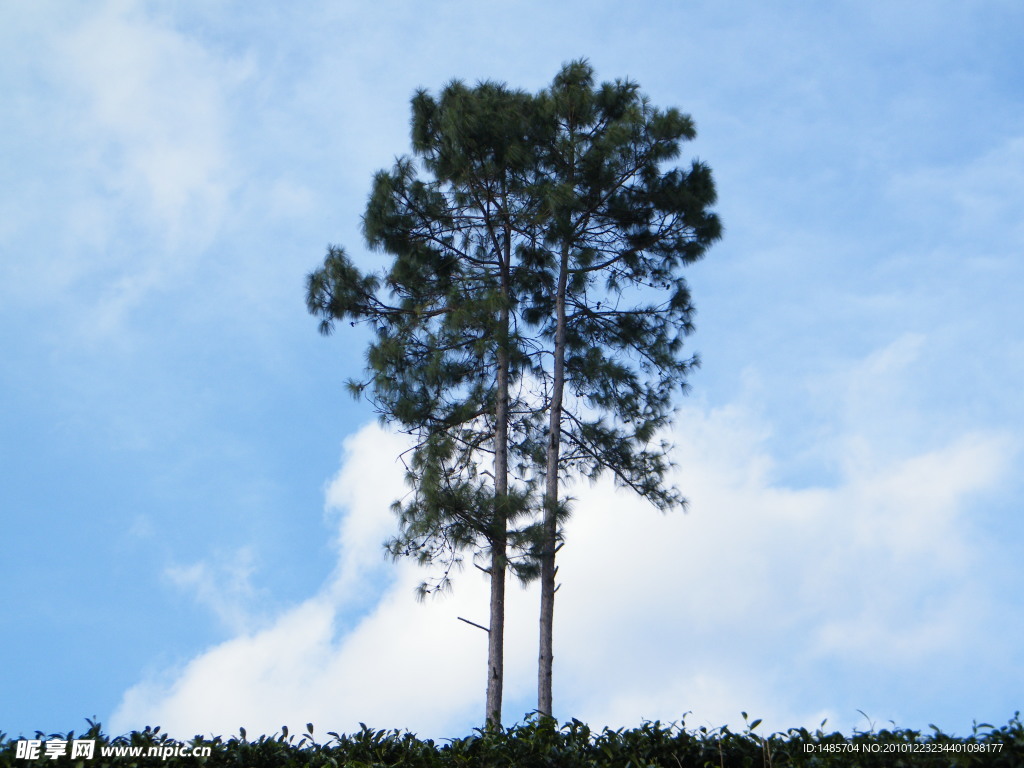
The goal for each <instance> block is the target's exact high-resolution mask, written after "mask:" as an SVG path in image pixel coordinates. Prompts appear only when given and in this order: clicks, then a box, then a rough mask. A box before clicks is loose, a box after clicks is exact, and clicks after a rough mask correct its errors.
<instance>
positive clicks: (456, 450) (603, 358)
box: [307, 61, 721, 726]
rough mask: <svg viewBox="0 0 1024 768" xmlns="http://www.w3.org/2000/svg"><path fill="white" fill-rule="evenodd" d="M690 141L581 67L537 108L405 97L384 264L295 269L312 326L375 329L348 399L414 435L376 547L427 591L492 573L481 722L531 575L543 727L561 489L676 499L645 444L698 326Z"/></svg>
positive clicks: (701, 229)
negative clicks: (402, 484) (516, 600)
mask: <svg viewBox="0 0 1024 768" xmlns="http://www.w3.org/2000/svg"><path fill="white" fill-rule="evenodd" d="M694 136H695V131H694V127H693V122H692V120H691V119H690V118H689V117H688V116H686V115H684V114H682V113H680V112H679V111H678V110H675V109H668V110H659V109H656V108H654V107H652V106H651V105H650V103H649V101H648V100H647V99H646V97H644V96H643V95H642V94H641V93H640V92H639V88H638V86H637V85H636V84H635V83H631V82H629V81H615V82H613V83H604V84H602V85H601V86H599V87H595V85H594V78H593V70H592V69H591V67H590V65H589V64H588V63H587V62H586V61H576V62H572V63H570V64H568V65H566V66H565V67H563V69H562V70H561V72H560V73H559V74H558V75H557V76H556V77H555V79H554V81H553V83H552V85H551V86H550V87H549V88H547V89H546V90H544V91H542V92H541V93H539V94H537V95H536V96H530V95H527V94H525V93H522V92H518V91H510V90H508V89H507V88H506V87H504V86H502V85H497V84H493V83H482V84H480V85H478V86H476V87H475V88H467V87H465V86H463V85H462V84H460V83H457V82H456V83H452V84H450V85H449V86H447V87H446V88H445V89H444V90H443V92H442V94H441V97H440V99H438V100H435V99H433V98H432V97H431V96H430V95H429V94H427V93H426V92H420V93H418V94H417V95H416V97H415V98H414V99H413V152H414V154H415V156H416V159H417V160H418V161H419V165H417V163H416V161H415V160H413V159H409V158H403V159H400V160H398V161H397V162H396V164H395V166H394V168H393V169H392V170H391V171H389V172H385V171H381V172H379V173H378V174H377V176H376V177H375V179H374V184H373V191H372V193H371V196H370V201H369V204H368V206H367V211H366V215H365V216H364V234H365V236H366V239H367V242H368V244H369V245H370V246H371V247H373V248H376V249H379V250H382V251H384V252H385V253H387V254H389V255H391V256H392V257H393V262H392V264H391V266H390V268H389V269H388V270H386V271H384V272H382V273H380V274H374V275H364V274H362V273H361V272H360V271H359V270H358V269H357V268H356V267H355V266H354V265H353V264H352V263H351V261H350V260H349V259H348V258H347V257H346V256H345V254H344V252H343V251H342V250H341V249H339V248H331V249H329V250H328V255H327V258H326V259H325V262H324V266H323V267H322V268H321V269H319V270H317V271H316V272H314V273H313V274H312V275H310V278H309V284H308V292H307V303H308V306H309V309H310V311H311V312H312V313H314V314H316V315H319V316H320V317H321V319H322V322H321V330H322V331H323V332H325V333H327V332H330V330H331V329H332V327H333V323H334V322H335V321H336V320H341V319H350V320H351V321H352V322H353V323H355V322H366V323H369V324H370V325H371V327H372V328H373V332H374V334H375V336H374V340H373V342H372V343H371V344H370V347H369V350H368V355H367V361H368V369H367V370H368V377H367V378H366V379H365V380H363V381H361V382H355V383H353V384H352V388H353V391H355V392H356V393H359V394H363V395H365V396H367V397H368V398H369V399H370V400H371V401H372V402H373V403H374V405H375V407H376V409H377V411H378V413H379V414H380V415H381V417H382V418H384V419H385V420H387V421H390V422H392V423H395V424H397V425H398V426H399V427H400V428H401V429H403V430H405V431H407V432H409V433H410V434H412V435H414V436H415V446H414V448H413V450H412V452H411V457H410V459H409V461H408V463H407V467H408V480H409V483H410V486H411V487H412V489H413V492H412V495H411V497H409V498H407V499H406V500H404V501H402V502H399V503H396V511H397V512H398V514H399V520H400V533H399V535H398V536H397V537H396V538H395V539H394V540H393V541H392V542H390V544H389V548H390V551H391V552H392V554H395V555H396V556H397V555H403V554H410V555H415V556H417V557H418V558H419V559H420V561H421V562H423V563H427V564H429V563H441V564H442V566H443V573H442V575H441V577H439V579H438V580H437V581H436V582H435V583H434V585H433V586H431V585H430V584H428V583H425V584H424V585H423V588H422V589H423V591H424V592H428V591H431V590H432V589H438V588H444V587H445V586H446V585H447V583H448V573H449V572H450V570H451V568H452V567H453V566H454V565H455V564H457V563H458V562H459V561H460V558H461V553H462V552H465V551H467V550H471V551H473V553H474V557H476V556H482V557H486V558H487V559H488V564H487V565H486V567H484V566H481V567H482V568H483V569H484V570H485V571H486V572H487V573H488V575H489V578H490V584H491V596H490V626H489V628H488V629H489V643H488V676H487V680H488V682H487V704H486V710H485V717H486V722H487V723H488V724H489V725H492V726H493V725H500V717H501V698H502V687H503V654H504V649H503V637H504V595H505V576H506V572H507V571H508V570H510V569H511V570H512V572H513V573H514V574H515V575H517V576H519V577H520V578H521V579H523V580H525V579H528V578H530V577H532V576H534V575H536V573H537V572H538V571H539V574H540V580H541V610H540V622H539V625H540V649H539V663H538V711H539V712H540V713H541V714H542V715H546V716H550V715H551V713H552V685H551V682H552V665H553V653H552V639H553V626H554V595H555V590H556V588H557V585H556V575H557V567H556V563H555V559H556V552H557V551H558V549H559V548H560V546H561V539H562V523H563V521H564V519H565V516H566V515H567V514H568V504H567V502H566V499H564V498H563V497H562V495H561V493H560V487H561V482H562V481H563V480H564V479H565V478H567V477H571V476H577V475H582V476H584V477H587V478H590V479H596V478H597V477H598V476H600V475H601V474H602V473H604V472H605V471H608V472H610V473H611V474H612V476H613V478H614V479H615V481H616V482H617V483H618V484H619V485H622V486H625V487H628V488H631V489H632V490H634V491H635V492H637V493H638V494H639V495H641V496H642V497H644V498H646V499H648V500H650V501H651V502H652V503H653V504H655V505H656V506H657V507H659V508H660V509H663V510H669V509H673V508H677V507H681V506H682V505H683V504H684V503H685V502H684V500H683V497H682V496H681V494H680V493H679V491H678V489H676V488H674V487H666V486H665V484H664V478H665V474H666V472H667V470H668V468H669V466H670V463H669V459H668V451H669V446H668V445H667V444H666V443H665V442H663V440H662V439H661V436H662V435H663V432H664V429H665V428H666V427H667V426H668V425H669V423H670V421H671V416H672V410H673V407H674V403H675V400H676V396H677V395H678V394H680V393H681V392H682V391H684V390H685V388H686V386H687V376H688V374H689V372H690V371H691V370H692V368H693V367H694V366H695V365H697V359H696V357H693V356H685V355H684V354H683V342H684V340H685V337H686V336H688V335H689V334H690V333H691V332H692V330H693V324H692V319H693V312H694V310H693V306H692V304H691V301H690V293H689V288H688V285H687V282H686V280H685V278H684V277H683V275H682V268H683V267H685V266H686V265H688V264H691V263H693V262H694V261H696V260H698V259H700V258H701V257H702V256H703V255H704V253H705V252H706V250H707V249H708V248H709V247H710V245H711V244H712V243H713V242H715V241H716V240H717V239H718V238H719V237H720V236H721V225H720V223H719V220H718V218H717V216H716V215H715V214H714V213H713V212H711V211H710V206H712V205H713V204H714V202H715V197H716V195H715V189H714V184H713V181H712V177H711V171H710V169H709V168H708V167H707V166H706V165H704V164H703V163H700V162H694V163H692V164H691V165H690V167H689V168H688V169H687V170H682V169H679V168H675V167H669V166H670V163H671V161H673V160H675V159H676V158H677V157H678V155H679V151H680V145H681V143H682V142H683V141H686V140H690V139H693V138H694ZM420 167H422V171H423V173H424V175H423V176H421V174H420ZM488 462H490V464H489V466H490V468H489V469H488V468H487V466H488ZM539 484H542V485H543V493H542V494H541V498H540V499H537V494H536V493H535V492H534V491H535V487H536V486H538V485H539ZM533 512H537V513H538V514H539V517H540V518H541V520H540V522H539V523H537V522H535V520H534V519H533V517H532V513H533Z"/></svg>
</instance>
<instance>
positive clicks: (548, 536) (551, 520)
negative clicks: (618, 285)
mask: <svg viewBox="0 0 1024 768" xmlns="http://www.w3.org/2000/svg"><path fill="white" fill-rule="evenodd" d="M568 273H569V248H568V244H565V245H563V246H562V256H561V262H560V264H559V269H558V288H557V290H556V293H555V349H554V353H555V361H554V371H553V375H554V379H553V381H552V385H551V410H550V412H549V419H550V420H549V422H548V447H547V466H546V469H545V472H546V475H545V478H544V480H545V486H544V529H543V531H544V533H543V536H544V538H543V544H542V549H541V562H540V656H539V659H538V663H537V711H538V712H540V714H541V715H544V716H547V717H551V716H552V715H551V712H552V708H551V676H552V666H553V663H554V643H553V640H554V621H555V576H556V574H557V573H558V568H557V566H556V565H555V551H556V549H557V544H558V517H557V513H558V462H559V457H560V455H561V446H562V391H563V390H564V388H565V289H566V283H567V280H568Z"/></svg>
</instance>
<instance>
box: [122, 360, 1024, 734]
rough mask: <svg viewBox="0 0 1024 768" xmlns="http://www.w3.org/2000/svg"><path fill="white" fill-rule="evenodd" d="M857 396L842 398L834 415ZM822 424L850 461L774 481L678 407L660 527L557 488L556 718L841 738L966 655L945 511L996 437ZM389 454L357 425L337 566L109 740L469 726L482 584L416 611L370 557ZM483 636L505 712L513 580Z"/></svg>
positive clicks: (737, 408)
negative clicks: (503, 633)
mask: <svg viewBox="0 0 1024 768" xmlns="http://www.w3.org/2000/svg"><path fill="white" fill-rule="evenodd" d="M911 346H912V345H911ZM894 355H895V353H894V352H892V351H891V350H890V351H889V352H888V353H886V352H885V351H881V352H879V353H878V354H876V355H875V356H872V357H871V358H869V359H868V360H867V361H864V362H863V363H861V364H859V370H868V369H870V370H874V371H875V372H876V373H877V375H878V376H879V377H881V378H882V379H885V378H886V377H893V376H897V377H898V376H899V372H900V370H901V368H900V366H899V365H888V364H887V363H886V360H891V359H893V358H894ZM895 357H899V356H898V355H895ZM855 368H856V366H855ZM860 402H861V401H860V400H859V398H856V397H855V398H852V399H848V400H847V403H848V407H849V408H850V409H851V410H852V411H857V410H858V409H859V408H860ZM862 415H864V414H862ZM889 416H890V414H888V413H883V414H882V417H883V418H889ZM837 418H839V422H840V423H841V424H843V427H844V429H843V431H842V433H841V434H837V435H836V436H835V437H834V438H833V440H834V442H835V448H833V447H832V446H826V445H823V446H822V450H826V451H827V450H833V449H834V450H843V449H844V447H845V446H849V445H851V444H859V446H860V448H859V451H860V453H859V456H858V460H857V461H855V462H850V463H848V464H847V465H845V466H844V468H843V474H842V477H841V479H840V480H838V481H837V482H835V483H834V484H831V485H829V486H822V487H809V488H791V487H786V486H785V485H784V484H782V483H780V482H779V481H778V479H777V477H776V471H775V470H776V465H775V460H774V459H773V457H772V456H771V455H769V453H768V450H767V446H769V445H770V443H771V440H770V438H771V430H770V429H769V427H768V425H767V424H766V423H765V422H764V420H763V419H762V418H760V417H758V416H757V415H756V413H755V412H754V411H753V410H752V409H750V408H749V407H746V406H743V405H741V404H734V405H732V406H729V407H722V408H707V407H702V406H699V405H689V406H687V407H686V408H684V409H683V410H682V411H681V413H680V415H679V418H678V422H677V423H678V434H677V440H678V448H677V454H676V459H677V461H678V464H679V468H678V474H677V478H676V479H677V481H678V483H679V485H680V486H681V487H682V488H683V489H684V490H685V492H686V494H687V496H688V497H689V499H690V504H691V506H690V510H689V512H687V513H685V514H682V513H673V514H669V515H662V514H661V513H659V512H657V511H656V510H655V509H654V508H653V507H650V506H649V505H647V504H645V503H644V502H642V501H640V500H638V499H636V498H635V497H633V496H631V495H629V494H628V493H626V492H622V491H618V490H615V489H613V488H612V487H611V486H610V483H609V482H606V481H602V482H600V483H598V484H597V485H595V486H592V487H590V486H581V487H576V488H574V489H572V491H571V493H572V494H573V495H574V496H576V498H577V501H576V503H575V514H574V516H573V518H572V520H571V521H570V523H569V526H568V530H567V545H566V547H565V548H564V550H563V551H562V554H561V556H560V557H561V561H560V562H561V570H560V580H561V582H562V588H561V590H560V591H559V593H558V594H559V602H558V604H557V607H556V647H555V654H556V658H555V663H556V707H557V708H558V714H559V715H560V716H562V717H569V716H575V717H579V718H581V719H583V720H585V721H588V722H590V723H591V724H592V725H595V726H600V725H605V724H607V725H611V726H614V727H618V726H622V725H626V726H631V725H638V724H639V723H640V721H641V719H642V718H650V719H655V718H658V719H661V720H663V721H672V720H678V719H679V718H681V717H682V716H683V714H684V713H686V712H692V715H691V716H690V717H689V718H688V719H687V722H689V723H690V724H691V725H693V726H696V725H701V724H705V725H714V726H717V725H721V724H723V723H729V724H730V725H733V726H740V727H741V726H742V722H741V721H739V712H740V711H741V710H746V711H748V712H750V713H751V715H752V716H757V717H763V718H764V719H765V726H764V727H765V728H767V729H785V728H788V727H792V726H797V725H806V726H809V727H816V726H817V725H818V724H819V723H820V722H821V720H822V719H824V718H826V717H828V718H829V719H830V722H832V724H833V725H836V726H843V725H846V726H847V727H848V726H850V725H853V724H854V723H855V722H856V719H857V718H858V717H859V715H857V712H856V710H857V709H858V708H869V709H871V710H872V711H871V714H872V716H873V717H876V718H880V719H882V720H885V719H886V718H888V717H890V716H891V715H893V714H895V715H898V714H899V713H900V712H903V711H906V709H907V707H908V706H910V705H909V704H907V702H906V697H908V696H913V694H912V693H911V691H912V690H913V686H914V683H915V681H916V680H918V678H920V679H922V680H923V679H925V677H926V676H927V674H929V670H931V669H934V668H935V667H936V666H940V667H941V666H943V665H946V666H947V667H949V668H959V666H965V665H964V664H963V662H964V659H965V658H970V657H971V656H972V655H973V654H980V653H984V652H985V651H986V649H987V647H988V646H987V645H986V644H987V643H989V642H990V641H989V640H988V639H987V635H986V633H985V632H984V630H982V629H981V627H982V626H983V624H984V622H985V621H986V620H990V619H992V618H993V617H992V616H991V615H989V614H990V613H991V611H992V610H993V606H992V604H986V603H984V602H982V603H979V602H978V601H976V600H974V599H973V595H974V594H976V593H977V592H978V591H979V590H980V589H981V588H982V582H983V580H984V579H985V573H984V557H985V548H986V547H991V546H992V545H993V542H991V541H989V540H986V539H985V538H984V537H983V536H982V534H981V532H979V531H978V530H977V529H976V528H975V527H974V526H973V525H972V521H971V519H970V517H969V515H968V511H969V510H970V509H971V504H972V499H973V496H974V495H975V494H977V493H979V492H989V491H991V490H992V489H993V488H995V487H997V486H998V484H999V482H1000V481H1001V480H1002V478H1004V477H1005V476H1006V475H1007V473H1008V469H1009V467H1010V466H1011V464H1012V460H1013V457H1014V455H1015V454H1014V450H1015V444H1014V443H1013V442H1012V441H1010V440H1009V439H1008V438H1007V437H1006V436H1005V435H1002V434H998V433H985V432H978V433H970V434H965V435H961V436H960V437H959V438H957V439H955V440H953V441H951V442H949V443H947V444H945V445H941V446H937V447H929V448H922V447H921V446H920V445H919V446H918V450H917V451H916V452H912V453H910V454H908V455H903V456H895V455H894V454H893V452H892V451H891V450H890V448H889V446H887V445H884V444H882V445H879V444H877V443H876V442H875V441H874V439H873V434H875V433H874V432H873V429H874V428H873V427H872V426H871V425H870V424H867V423H862V424H861V425H860V427H862V429H859V430H858V429H857V428H855V427H854V426H852V425H851V424H852V423H851V421H849V420H846V418H845V417H843V416H842V415H837ZM864 418H865V419H866V418H867V416H866V415H864ZM858 441H859V442H858ZM402 445H403V443H402V441H401V439H400V438H397V437H395V436H394V435H389V434H387V433H385V432H383V431H381V430H380V429H379V428H377V427H373V426H370V427H366V428H364V429H363V430H361V431H360V432H359V433H358V434H356V435H354V436H353V437H352V438H350V439H349V440H348V441H347V442H346V455H345V458H344V461H343V463H342V468H341V470H340V472H339V474H338V475H337V477H336V478H335V480H334V481H333V482H332V483H331V484H330V486H329V488H328V491H327V498H328V504H329V506H330V507H331V508H332V509H335V510H337V511H338V512H340V513H341V516H340V519H339V535H338V550H339V566H338V570H337V572H336V573H335V574H334V576H333V577H332V578H331V579H330V580H328V582H327V583H326V584H325V586H324V588H323V589H322V590H321V592H320V594H318V595H316V596H314V597H313V598H311V599H310V600H308V601H306V602H304V603H303V604H301V605H299V606H297V607H295V608H294V609H292V610H290V611H287V612H285V613H284V614H283V615H282V616H281V617H279V618H278V619H277V620H275V621H274V622H273V623H272V625H271V626H269V627H267V628H266V629H264V630H262V631H259V632H255V633H249V634H244V635H241V636H239V637H236V638H235V639H232V640H229V641H228V642H226V643H223V644H221V645H219V646H217V647H215V648H212V649H210V650H208V651H205V652H203V653H201V654H200V655H199V656H198V657H197V658H195V659H193V660H192V661H190V662H189V663H187V664H186V665H185V666H184V667H182V668H181V669H180V670H177V671H176V672H175V673H174V674H173V675H172V676H171V679H170V681H163V682H160V681H147V682H143V683H141V684H139V685H137V686H135V687H133V688H132V689H131V690H129V691H128V692H127V693H126V694H125V697H124V699H123V701H122V704H121V706H120V707H119V709H118V711H117V713H116V714H115V716H114V718H113V721H112V726H113V729H114V730H115V731H118V732H120V731H122V730H127V729H129V728H132V727H141V726H142V725H144V724H147V723H148V724H157V723H159V724H160V725H161V726H163V727H164V728H165V729H166V730H167V731H169V732H171V733H192V732H206V733H210V732H213V733H228V732H233V731H234V730H235V729H236V728H237V727H238V726H239V725H244V726H245V727H246V728H247V729H248V730H249V731H250V732H253V733H256V732H268V733H269V732H273V731H274V730H276V729H278V728H279V727H280V726H281V725H282V724H287V725H289V726H290V727H293V728H294V727H297V726H301V724H303V723H305V722H308V721H312V722H314V723H315V724H316V726H317V728H318V730H319V731H321V732H322V731H325V730H351V729H352V728H355V727H357V723H358V722H359V721H363V722H367V723H372V724H373V725H374V726H375V727H398V728H409V729H411V730H413V731H414V732H417V733H419V734H420V735H423V736H432V737H446V736H455V735H461V734H464V733H467V732H468V728H469V727H471V726H472V725H473V724H476V723H478V722H479V719H480V718H479V714H480V710H481V708H482V702H483V680H484V676H483V666H484V660H485V651H486V649H485V642H484V637H483V634H482V633H480V632H479V631H477V630H474V629H472V628H471V627H468V626H466V625H464V624H462V623H461V622H458V621H457V617H458V616H464V617H466V618H469V619H474V620H480V619H481V617H483V616H485V615H486V599H487V595H486V585H485V583H484V580H483V579H482V578H481V577H480V575H479V574H477V573H475V572H473V571H472V569H470V570H469V572H467V573H465V574H463V576H462V577H461V578H459V580H458V581H457V583H456V587H455V591H454V594H453V595H451V596H449V597H447V598H445V599H442V600H435V601H430V602H428V603H426V604H417V603H416V602H415V601H414V600H413V587H414V585H415V584H416V583H417V582H418V581H419V580H420V579H421V578H422V575H423V574H422V571H420V570H419V569H417V568H416V567H415V566H414V565H412V564H411V563H408V562H404V563H400V564H398V565H395V566H389V565H386V564H384V563H383V561H382V559H381V558H382V555H381V540H382V539H383V538H385V537H386V536H387V535H388V534H389V533H391V531H392V525H393V523H392V521H391V518H390V513H389V512H388V511H387V508H388V505H389V503H390V502H391V501H392V500H393V499H394V498H395V496H396V494H399V493H401V492H402V491H401V489H402V477H401V468H400V466H399V465H398V464H397V463H396V462H395V461H394V457H395V456H396V455H397V453H398V452H399V450H400V449H401V447H402ZM332 514H333V513H332ZM353 606H357V607H359V608H360V610H357V611H354V610H352V607H353ZM965 613H969V615H971V616H972V617H973V620H972V621H969V622H966V621H964V620H963V616H964V615H965ZM506 645H507V658H506V680H507V682H506V711H505V717H506V720H508V721H514V720H517V719H518V718H519V717H521V715H522V714H523V712H525V711H526V710H528V709H529V708H530V706H531V704H530V702H531V701H532V695H533V694H532V691H533V686H534V681H535V663H536V595H535V593H534V591H533V590H529V591H522V590H519V589H517V588H513V589H511V590H510V595H509V607H508V635H507V639H506ZM886 671H888V673H889V674H895V673H896V672H897V671H898V672H899V674H900V679H901V681H902V683H901V685H902V686H903V687H901V688H900V690H898V691H889V692H888V693H886V692H884V691H883V692H879V691H878V690H873V689H871V687H870V686H871V681H872V680H876V681H877V677H878V675H880V674H882V673H885V672H886ZM947 683H948V688H949V692H950V695H951V696H956V695H961V696H967V695H973V694H971V693H970V692H969V691H968V690H967V686H969V685H971V683H969V682H968V681H966V680H965V679H958V678H956V677H955V676H951V677H950V679H949V680H948V681H947ZM879 697H881V698H879ZM886 697H888V698H886ZM879 702H881V704H879ZM921 704H922V706H923V705H924V704H925V702H922V703H921ZM880 706H881V707H888V708H890V711H885V712H882V711H879V709H878V708H879V707H880ZM519 710H522V711H519ZM901 724H902V723H901Z"/></svg>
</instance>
